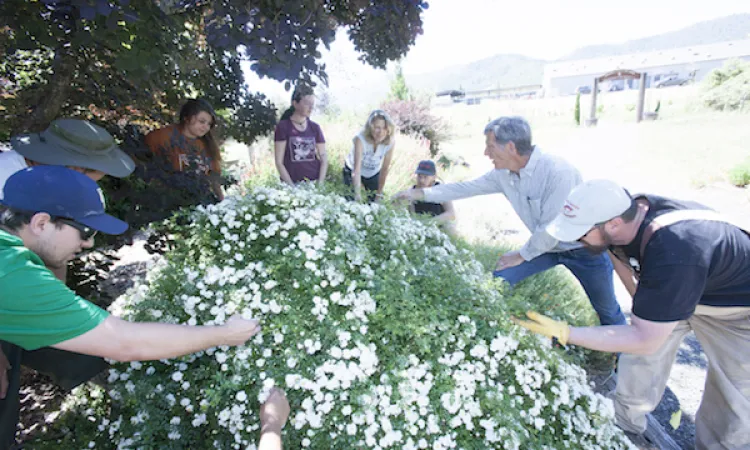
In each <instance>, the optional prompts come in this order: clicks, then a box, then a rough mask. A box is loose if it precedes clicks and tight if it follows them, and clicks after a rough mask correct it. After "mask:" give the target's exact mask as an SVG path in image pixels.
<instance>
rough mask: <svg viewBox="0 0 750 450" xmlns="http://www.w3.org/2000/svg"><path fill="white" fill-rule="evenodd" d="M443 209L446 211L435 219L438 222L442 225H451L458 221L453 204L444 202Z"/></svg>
mask: <svg viewBox="0 0 750 450" xmlns="http://www.w3.org/2000/svg"><path fill="white" fill-rule="evenodd" d="M443 209H445V211H444V212H443V213H442V214H440V215H438V216H437V217H435V218H436V219H437V220H439V221H440V222H442V223H451V222H453V221H454V220H456V210H455V209H454V208H453V202H444V203H443Z"/></svg>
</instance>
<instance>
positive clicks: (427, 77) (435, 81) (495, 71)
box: [407, 55, 546, 92]
mask: <svg viewBox="0 0 750 450" xmlns="http://www.w3.org/2000/svg"><path fill="white" fill-rule="evenodd" d="M545 63H546V61H543V60H541V59H533V58H528V57H526V56H521V55H495V56H491V57H489V58H485V59H481V60H479V61H474V62H472V63H468V64H464V65H461V66H454V67H449V68H446V69H443V70H440V71H436V72H430V73H425V74H420V75H411V76H408V77H407V81H408V83H409V86H411V87H414V88H416V89H418V90H423V91H428V92H437V91H441V90H446V89H463V90H464V91H473V90H478V89H487V88H491V87H502V86H520V85H524V84H542V73H543V72H544V64H545Z"/></svg>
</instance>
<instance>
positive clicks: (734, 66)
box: [703, 60, 750, 111]
mask: <svg viewBox="0 0 750 450" xmlns="http://www.w3.org/2000/svg"><path fill="white" fill-rule="evenodd" d="M703 102H704V103H705V104H706V106H708V107H710V108H713V109H717V110H721V111H725V110H737V109H740V110H741V109H744V107H745V104H748V103H750V62H745V61H741V60H731V61H727V62H726V63H725V64H724V67H722V68H720V69H715V70H713V71H712V72H711V73H710V74H709V75H708V77H706V80H705V81H704V82H703Z"/></svg>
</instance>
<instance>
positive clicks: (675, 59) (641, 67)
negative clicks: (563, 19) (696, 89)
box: [543, 39, 750, 96]
mask: <svg viewBox="0 0 750 450" xmlns="http://www.w3.org/2000/svg"><path fill="white" fill-rule="evenodd" d="M733 58H738V59H745V60H750V39H744V40H740V41H727V42H721V43H718V44H709V45H696V46H692V47H683V48H676V49H671V50H660V51H654V52H644V53H631V54H629V55H619V56H608V57H603V58H593V59H580V60H573V61H560V62H553V63H549V64H547V65H546V66H545V67H544V81H543V86H544V92H545V95H547V96H557V95H569V94H575V93H576V89H577V88H578V87H579V86H588V87H591V86H593V84H594V78H596V77H598V76H601V75H603V74H605V73H607V72H611V71H613V70H617V69H630V70H635V71H637V72H646V73H647V74H648V77H647V79H646V83H647V84H646V86H647V87H651V86H652V85H653V84H654V83H656V82H658V81H659V80H660V79H664V78H667V77H680V78H685V79H692V80H694V81H700V80H702V79H703V78H704V77H706V75H708V74H709V73H710V72H711V71H712V70H713V69H716V68H718V67H721V66H723V65H724V63H725V62H726V61H727V60H729V59H733ZM613 83H617V87H624V88H625V89H628V88H631V89H633V88H637V87H638V80H622V81H615V82H613ZM607 88H608V86H602V89H603V90H604V89H607Z"/></svg>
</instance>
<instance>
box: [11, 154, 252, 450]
mask: <svg viewBox="0 0 750 450" xmlns="http://www.w3.org/2000/svg"><path fill="white" fill-rule="evenodd" d="M126 229H127V224H126V223H125V222H122V221H120V220H119V219H116V218H114V217H112V216H109V215H107V214H105V213H104V203H103V197H102V195H101V191H100V190H99V189H98V187H97V185H96V183H95V182H94V181H93V180H91V179H90V178H88V177H87V176H85V175H83V174H81V173H78V172H76V171H74V170H71V169H68V168H65V167H62V166H36V167H31V168H28V169H23V170H21V171H19V172H16V173H15V174H13V175H12V176H11V177H10V178H9V179H8V181H7V182H6V184H5V187H4V198H3V200H2V201H0V449H1V450H4V449H6V448H8V447H9V446H10V445H12V444H13V441H14V436H15V428H16V424H17V422H18V405H19V397H18V389H19V378H20V366H21V365H29V366H30V367H32V368H35V369H38V370H42V371H45V372H51V375H52V376H53V378H55V379H56V380H58V381H59V382H60V383H61V384H62V385H63V387H66V388H72V387H75V386H76V385H77V384H80V383H83V382H85V381H86V380H87V379H89V378H90V377H91V376H93V375H95V374H96V373H97V372H98V371H100V370H102V369H103V368H104V367H105V365H104V362H103V361H102V360H101V357H105V358H110V359H114V360H118V361H134V360H152V359H166V358H173V357H177V356H181V355H185V354H188V353H193V352H197V351H200V350H205V349H207V348H210V347H215V346H219V345H242V344H244V343H245V342H246V341H247V340H248V339H250V338H251V337H252V336H254V335H255V334H257V333H258V332H259V331H260V326H259V324H258V322H257V321H256V320H246V319H243V318H242V317H240V316H233V317H231V318H230V319H229V320H227V322H226V323H225V324H224V325H220V326H196V327H191V326H184V325H171V324H159V323H131V322H127V321H124V320H121V319H118V318H117V317H114V316H111V315H110V314H109V313H108V312H106V311H105V310H103V309H101V308H99V307H97V306H95V305H93V304H92V303H90V302H88V301H86V300H84V299H82V298H80V297H78V296H77V295H75V293H74V292H73V291H71V290H70V289H68V288H67V287H66V286H65V285H64V284H63V283H62V282H61V281H60V280H59V279H57V278H56V277H55V276H54V275H53V274H52V272H51V271H50V269H55V268H59V267H64V266H65V265H66V264H67V263H68V262H69V261H70V260H71V259H73V258H74V257H75V256H76V254H78V253H80V252H81V251H83V250H84V249H88V248H91V246H92V245H93V237H94V234H96V232H97V231H101V232H103V233H107V234H121V233H123V232H124V231H125V230H126Z"/></svg>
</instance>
